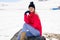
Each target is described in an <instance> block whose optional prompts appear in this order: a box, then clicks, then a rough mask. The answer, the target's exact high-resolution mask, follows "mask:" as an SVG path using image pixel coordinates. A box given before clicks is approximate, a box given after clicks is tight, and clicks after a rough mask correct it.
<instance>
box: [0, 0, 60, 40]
mask: <svg viewBox="0 0 60 40" xmlns="http://www.w3.org/2000/svg"><path fill="white" fill-rule="evenodd" d="M30 1H34V4H35V5H36V12H37V14H38V15H39V16H40V19H41V23H42V27H43V33H44V32H48V33H56V34H60V10H52V8H54V7H58V6H60V1H59V0H48V1H39V0H18V1H17V2H3V1H0V40H10V39H11V38H12V37H13V35H14V34H15V33H16V32H17V31H19V30H20V29H21V28H22V27H23V24H24V12H25V11H26V10H28V5H29V2H30Z"/></svg>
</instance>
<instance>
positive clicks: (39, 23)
mask: <svg viewBox="0 0 60 40" xmlns="http://www.w3.org/2000/svg"><path fill="white" fill-rule="evenodd" d="M34 25H35V27H36V28H37V29H38V30H39V31H40V36H42V26H41V21H40V18H39V16H38V15H37V14H36V15H35V20H34Z"/></svg>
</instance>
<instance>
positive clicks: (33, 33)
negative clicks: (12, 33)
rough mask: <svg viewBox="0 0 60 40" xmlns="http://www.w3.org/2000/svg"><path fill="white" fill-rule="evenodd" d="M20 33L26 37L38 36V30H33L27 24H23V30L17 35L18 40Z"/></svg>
mask: <svg viewBox="0 0 60 40" xmlns="http://www.w3.org/2000/svg"><path fill="white" fill-rule="evenodd" d="M21 32H26V36H27V37H28V36H40V32H39V31H38V30H36V29H35V28H33V27H32V26H30V25H29V24H27V23H24V25H23V29H22V30H21V31H20V33H19V34H18V40H20V34H21Z"/></svg>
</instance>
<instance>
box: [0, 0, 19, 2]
mask: <svg viewBox="0 0 60 40" xmlns="http://www.w3.org/2000/svg"><path fill="white" fill-rule="evenodd" d="M17 1H19V0H0V2H17Z"/></svg>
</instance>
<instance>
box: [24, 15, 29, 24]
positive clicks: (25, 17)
mask: <svg viewBox="0 0 60 40" xmlns="http://www.w3.org/2000/svg"><path fill="white" fill-rule="evenodd" d="M24 21H25V23H28V24H29V20H28V16H27V15H24Z"/></svg>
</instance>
